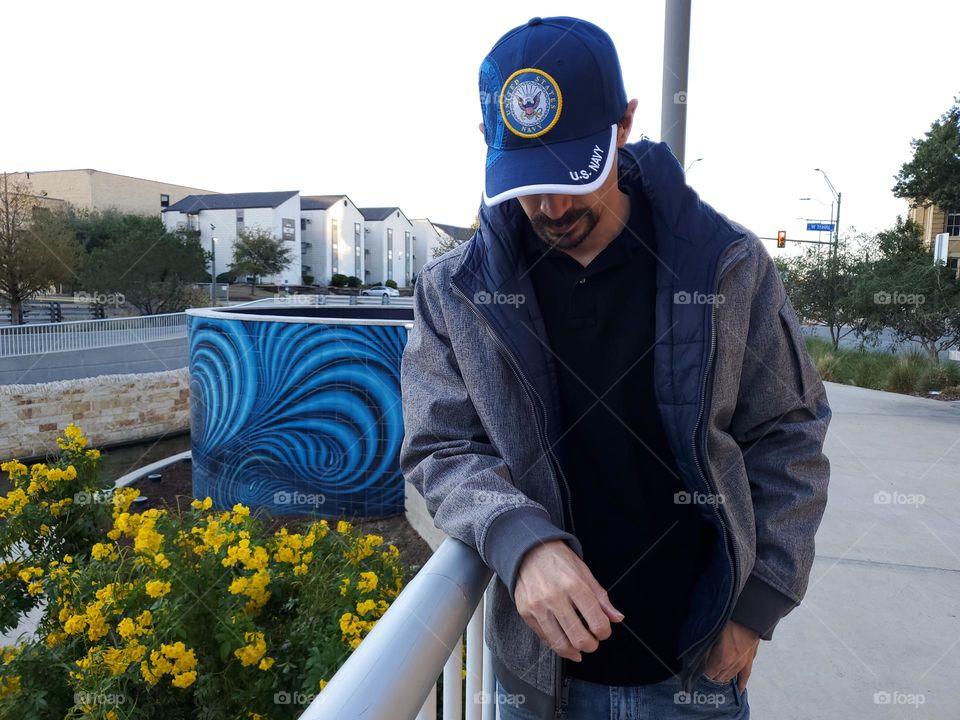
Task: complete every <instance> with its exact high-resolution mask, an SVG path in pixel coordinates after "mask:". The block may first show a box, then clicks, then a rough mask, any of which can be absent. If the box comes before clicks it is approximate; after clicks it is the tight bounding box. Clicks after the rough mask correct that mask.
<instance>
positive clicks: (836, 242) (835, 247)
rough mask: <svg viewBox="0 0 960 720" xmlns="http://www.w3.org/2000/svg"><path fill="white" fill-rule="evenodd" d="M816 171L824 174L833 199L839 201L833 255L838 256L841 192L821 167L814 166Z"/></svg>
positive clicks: (834, 229)
mask: <svg viewBox="0 0 960 720" xmlns="http://www.w3.org/2000/svg"><path fill="white" fill-rule="evenodd" d="M813 170H814V172H818V173H820V174H821V175H823V179H824V180H826V181H827V186H828V187H829V188H830V192H831V193H832V194H833V199H834V200H836V201H837V219H836V225H834V228H833V256H834V257H835V258H836V256H837V249H838V247H839V245H840V199H841V197H842V195H841V193H838V192H837V189H836V188H835V187H834V186H833V183H832V182H830V178H828V177H827V174H826V173H825V172H824V171H823V170H821V169H820V168H814V169H813ZM830 214H831V218H830V219H831V220H833V217H832V215H833V210H832V208H831V211H830Z"/></svg>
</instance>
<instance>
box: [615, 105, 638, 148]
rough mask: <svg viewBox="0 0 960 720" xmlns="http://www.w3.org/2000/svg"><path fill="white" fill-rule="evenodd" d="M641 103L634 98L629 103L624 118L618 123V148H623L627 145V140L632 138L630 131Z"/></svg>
mask: <svg viewBox="0 0 960 720" xmlns="http://www.w3.org/2000/svg"><path fill="white" fill-rule="evenodd" d="M639 104H640V101H639V100H637V99H636V98H634V99H633V100H631V101H630V102H628V103H627V109H626V110H624V111H623V117H622V118H620V120H619V121H618V122H617V147H618V148H619V147H623V146H624V145H626V144H627V138H629V137H630V130H631V129H632V128H633V115H634V113H635V112H636V111H637V105H639Z"/></svg>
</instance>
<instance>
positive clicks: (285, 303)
mask: <svg viewBox="0 0 960 720" xmlns="http://www.w3.org/2000/svg"><path fill="white" fill-rule="evenodd" d="M385 298H386V299H384V298H381V297H380V296H379V295H277V296H273V297H268V298H260V299H259V300H251V301H249V302H245V303H239V304H236V305H230V306H229V307H230V308H238V307H250V306H259V305H277V306H281V307H291V306H292V307H297V306H300V307H329V306H334V307H341V306H344V305H363V306H370V305H377V306H379V305H387V306H393V307H413V296H412V295H409V296H400V297H397V296H393V297H391V296H389V295H388V296H385Z"/></svg>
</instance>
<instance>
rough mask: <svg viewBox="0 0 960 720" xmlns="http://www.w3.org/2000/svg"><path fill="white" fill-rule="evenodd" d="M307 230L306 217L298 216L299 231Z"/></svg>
mask: <svg viewBox="0 0 960 720" xmlns="http://www.w3.org/2000/svg"><path fill="white" fill-rule="evenodd" d="M306 230H307V219H306V218H300V232H306Z"/></svg>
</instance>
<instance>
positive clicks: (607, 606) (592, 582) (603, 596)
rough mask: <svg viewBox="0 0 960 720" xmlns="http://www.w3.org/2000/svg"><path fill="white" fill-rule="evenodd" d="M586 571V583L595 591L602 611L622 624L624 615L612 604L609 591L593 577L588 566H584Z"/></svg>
mask: <svg viewBox="0 0 960 720" xmlns="http://www.w3.org/2000/svg"><path fill="white" fill-rule="evenodd" d="M584 569H586V578H585V580H586V583H587V585H588V586H589V587H590V589H591V590H593V594H594V595H596V597H597V602H598V603H599V605H600V609H601V610H602V611H603V613H604V615H606V616H607V617H608V618H609V619H610V620H613V621H614V622H620V621H621V620H623V618H624V615H623V613H622V612H620V611H619V610H617V609H616V608H615V607H614V606H613V603H612V602H610V597H609V596H608V595H607V591H606V589H605V588H604V587H603V585H601V584H600V583H599V582H597V579H596V578H595V577H594V576H593V573H591V572H590V570H589V569H587V568H586V565H584ZM581 612H582V610H581Z"/></svg>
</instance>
